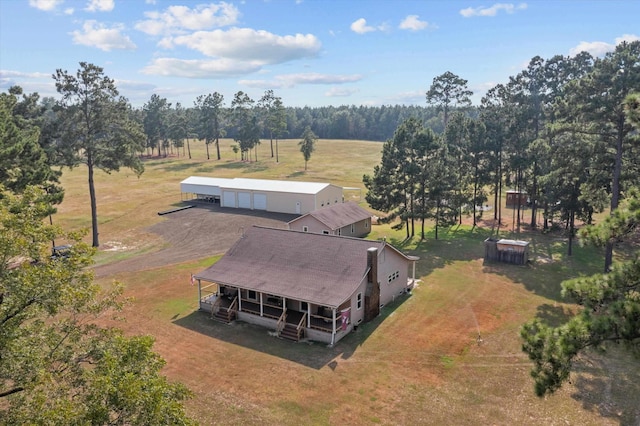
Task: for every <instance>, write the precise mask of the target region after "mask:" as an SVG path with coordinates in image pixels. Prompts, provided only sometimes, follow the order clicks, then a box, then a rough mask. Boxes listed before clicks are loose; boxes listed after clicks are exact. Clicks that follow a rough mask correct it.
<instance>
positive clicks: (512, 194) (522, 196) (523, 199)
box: [507, 191, 529, 208]
mask: <svg viewBox="0 0 640 426" xmlns="http://www.w3.org/2000/svg"><path fill="white" fill-rule="evenodd" d="M518 202H520V205H521V206H526V205H528V203H529V195H528V194H527V193H526V192H524V191H507V207H513V208H515V207H518Z"/></svg>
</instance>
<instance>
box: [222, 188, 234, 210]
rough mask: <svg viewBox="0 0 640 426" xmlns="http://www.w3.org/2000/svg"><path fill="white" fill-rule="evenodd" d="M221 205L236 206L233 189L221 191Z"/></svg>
mask: <svg viewBox="0 0 640 426" xmlns="http://www.w3.org/2000/svg"><path fill="white" fill-rule="evenodd" d="M222 206H223V207H236V193H235V192H234V191H224V192H223V193H222Z"/></svg>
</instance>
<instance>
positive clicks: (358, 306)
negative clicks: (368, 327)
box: [356, 293, 362, 310]
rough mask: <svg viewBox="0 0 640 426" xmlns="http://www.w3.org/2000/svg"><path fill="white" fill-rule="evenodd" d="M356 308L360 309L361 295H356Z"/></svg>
mask: <svg viewBox="0 0 640 426" xmlns="http://www.w3.org/2000/svg"><path fill="white" fill-rule="evenodd" d="M356 308H357V309H358V310H360V309H362V293H358V295H357V296H356Z"/></svg>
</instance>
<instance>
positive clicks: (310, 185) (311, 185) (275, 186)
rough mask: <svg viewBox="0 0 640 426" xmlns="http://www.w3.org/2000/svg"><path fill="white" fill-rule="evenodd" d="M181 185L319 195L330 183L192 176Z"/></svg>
mask: <svg viewBox="0 0 640 426" xmlns="http://www.w3.org/2000/svg"><path fill="white" fill-rule="evenodd" d="M180 183H181V184H193V185H205V186H218V187H220V188H222V189H229V190H238V191H264V192H287V193H296V194H317V193H318V192H320V191H322V190H323V189H325V188H326V187H328V186H331V184H329V183H320V182H298V181H290V180H269V179H247V178H233V179H225V178H212V177H201V176H191V177H188V178H187V179H185V180H183V181H182V182H180Z"/></svg>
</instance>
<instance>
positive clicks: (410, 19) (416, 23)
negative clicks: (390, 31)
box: [399, 15, 429, 31]
mask: <svg viewBox="0 0 640 426" xmlns="http://www.w3.org/2000/svg"><path fill="white" fill-rule="evenodd" d="M428 26H429V23H428V22H427V21H421V20H420V17H419V16H418V15H408V16H407V17H406V18H404V19H403V20H402V22H400V26H399V28H400V29H401V30H410V31H420V30H424V29H425V28H427V27H428Z"/></svg>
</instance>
